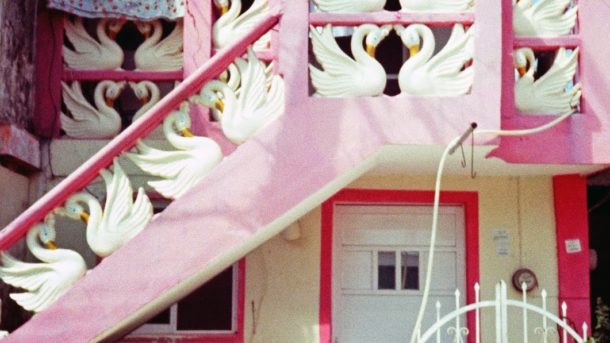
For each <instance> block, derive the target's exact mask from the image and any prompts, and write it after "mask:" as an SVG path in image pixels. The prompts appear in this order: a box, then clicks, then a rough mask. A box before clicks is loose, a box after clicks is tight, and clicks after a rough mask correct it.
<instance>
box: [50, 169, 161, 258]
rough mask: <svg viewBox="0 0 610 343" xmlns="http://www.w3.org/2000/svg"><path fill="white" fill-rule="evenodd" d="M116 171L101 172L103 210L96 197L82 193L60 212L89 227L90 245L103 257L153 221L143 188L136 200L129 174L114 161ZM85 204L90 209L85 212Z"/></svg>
mask: <svg viewBox="0 0 610 343" xmlns="http://www.w3.org/2000/svg"><path fill="white" fill-rule="evenodd" d="M113 166H114V167H113V172H110V171H109V170H107V169H102V170H100V175H101V176H102V178H103V179H104V183H105V184H106V202H105V204H104V208H103V209H102V206H101V204H100V202H99V200H97V198H96V197H94V196H93V195H91V194H89V193H86V192H80V193H76V194H74V195H72V196H70V197H69V198H68V200H66V205H65V209H63V210H60V212H59V213H61V214H63V215H66V216H68V217H70V218H72V219H76V220H82V221H84V222H85V223H86V224H87V244H89V247H90V248H91V250H92V251H93V252H94V253H95V254H96V255H97V256H100V257H107V256H109V255H110V254H112V253H113V252H115V251H116V250H117V249H119V248H120V247H121V246H123V244H125V243H126V242H128V241H129V240H131V239H132V238H133V237H135V236H136V235H137V234H138V233H140V232H141V231H142V230H143V229H144V228H145V227H146V226H147V225H148V223H149V222H150V220H151V218H152V215H153V207H152V204H151V202H150V200H149V199H148V196H146V193H145V192H144V189H143V188H141V187H140V188H139V189H138V195H137V196H136V200H135V202H134V200H133V190H132V187H131V183H130V181H129V179H128V178H127V175H126V174H125V172H124V171H123V169H122V168H121V166H120V164H119V163H118V160H117V158H115V159H114V163H113ZM83 205H86V207H87V209H86V210H85V207H83Z"/></svg>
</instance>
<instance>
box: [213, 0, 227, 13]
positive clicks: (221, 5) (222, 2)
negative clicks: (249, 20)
mask: <svg viewBox="0 0 610 343" xmlns="http://www.w3.org/2000/svg"><path fill="white" fill-rule="evenodd" d="M214 5H215V6H216V8H218V10H219V11H220V15H221V16H223V15H225V14H226V13H227V12H229V0H214Z"/></svg>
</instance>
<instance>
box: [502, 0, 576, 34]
mask: <svg viewBox="0 0 610 343" xmlns="http://www.w3.org/2000/svg"><path fill="white" fill-rule="evenodd" d="M571 3H572V0H516V1H515V0H513V31H514V33H515V36H531V37H559V36H563V35H567V34H569V33H570V32H571V31H572V29H573V28H574V25H576V13H577V11H578V6H571Z"/></svg>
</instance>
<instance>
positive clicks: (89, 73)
mask: <svg viewBox="0 0 610 343" xmlns="http://www.w3.org/2000/svg"><path fill="white" fill-rule="evenodd" d="M61 79H62V80H64V81H72V80H79V81H99V80H112V81H142V80H150V81H175V80H182V70H177V71H135V70H73V69H64V71H63V75H62V78H61Z"/></svg>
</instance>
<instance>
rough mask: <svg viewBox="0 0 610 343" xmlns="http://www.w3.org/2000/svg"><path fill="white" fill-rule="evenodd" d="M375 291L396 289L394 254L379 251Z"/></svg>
mask: <svg viewBox="0 0 610 343" xmlns="http://www.w3.org/2000/svg"><path fill="white" fill-rule="evenodd" d="M377 264H378V266H377V289H395V288H396V276H395V275H396V253H395V252H393V251H380V252H379V254H378V255H377Z"/></svg>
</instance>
